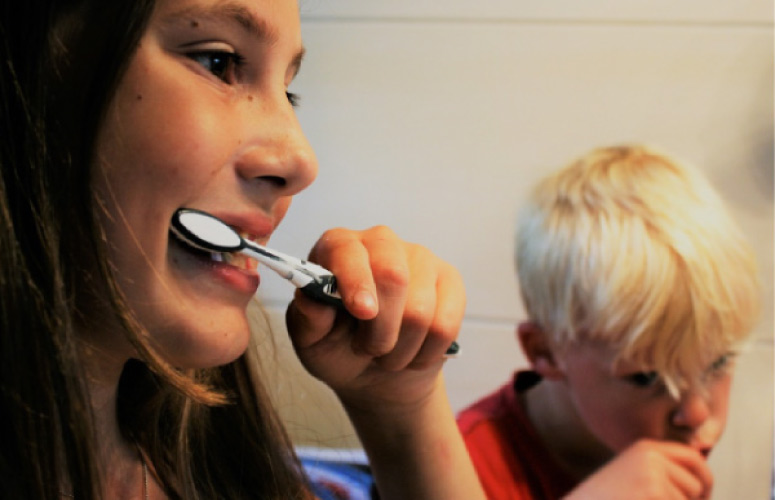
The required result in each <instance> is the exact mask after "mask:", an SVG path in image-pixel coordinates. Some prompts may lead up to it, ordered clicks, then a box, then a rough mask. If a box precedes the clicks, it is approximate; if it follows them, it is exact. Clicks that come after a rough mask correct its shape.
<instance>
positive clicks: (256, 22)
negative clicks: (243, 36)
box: [154, 0, 300, 42]
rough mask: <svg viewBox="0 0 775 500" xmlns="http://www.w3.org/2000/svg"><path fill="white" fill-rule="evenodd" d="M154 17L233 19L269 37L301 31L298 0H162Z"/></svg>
mask: <svg viewBox="0 0 775 500" xmlns="http://www.w3.org/2000/svg"><path fill="white" fill-rule="evenodd" d="M154 20H157V21H159V20H160V21H162V22H164V23H175V22H186V23H189V25H191V26H196V23H199V22H206V23H233V24H235V26H237V27H239V28H241V29H243V30H245V31H246V32H247V33H249V34H252V35H254V36H257V37H260V38H266V39H267V40H268V41H270V42H273V41H276V40H277V39H278V38H279V37H280V36H289V35H294V34H296V33H297V32H299V31H300V20H299V9H298V4H297V3H296V1H295V0H158V2H157V4H156V9H155V11H154Z"/></svg>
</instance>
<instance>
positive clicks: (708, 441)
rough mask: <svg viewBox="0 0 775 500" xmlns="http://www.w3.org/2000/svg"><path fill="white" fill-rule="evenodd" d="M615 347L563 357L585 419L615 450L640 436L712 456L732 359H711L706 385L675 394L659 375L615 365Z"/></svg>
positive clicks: (585, 348) (588, 348) (581, 349)
mask: <svg viewBox="0 0 775 500" xmlns="http://www.w3.org/2000/svg"><path fill="white" fill-rule="evenodd" d="M613 359H614V351H613V350H612V349H611V348H610V347H607V346H604V345H599V344H586V345H584V344H582V345H579V346H574V348H573V349H569V350H567V351H566V352H565V353H564V354H563V355H562V356H561V357H560V360H561V363H560V366H561V370H562V371H563V372H564V379H565V383H566V384H567V387H568V392H569V394H570V397H571V399H572V401H573V403H574V405H575V407H576V411H577V412H578V414H579V416H580V417H581V419H582V420H583V421H584V423H585V424H586V426H587V428H588V429H589V431H590V432H592V434H594V436H595V437H596V438H597V439H598V440H600V441H601V442H602V443H603V444H604V445H606V446H607V447H608V448H610V449H611V450H612V451H614V452H615V453H619V452H621V451H622V450H624V449H625V448H627V447H628V446H629V445H631V444H633V443H634V442H635V441H637V440H640V439H644V438H646V439H655V440H668V441H677V442H681V443H684V444H686V445H688V446H690V447H692V448H694V449H696V450H698V451H699V452H700V453H702V454H703V455H705V456H707V455H708V454H709V453H710V452H711V450H712V449H713V446H714V445H715V444H716V442H717V441H718V440H719V438H720V437H721V434H722V432H723V430H724V426H725V424H726V419H727V406H728V402H729V391H730V387H731V381H732V370H731V366H730V363H731V361H730V360H729V358H728V357H726V356H725V357H722V358H719V359H718V360H716V361H715V362H714V363H712V365H711V366H709V367H708V368H707V371H706V373H704V374H703V381H704V384H703V386H702V387H698V388H693V389H689V390H685V391H683V392H681V394H680V396H679V399H678V400H676V399H675V398H674V397H672V396H671V395H670V394H669V392H668V390H667V388H666V387H665V386H664V384H663V383H662V381H661V380H660V379H659V378H658V377H656V376H655V374H654V373H653V372H652V373H648V372H643V371H640V370H639V369H638V368H637V367H635V366H634V365H628V363H627V362H622V363H619V366H617V367H616V368H615V369H614V368H612V366H613V363H612V361H613Z"/></svg>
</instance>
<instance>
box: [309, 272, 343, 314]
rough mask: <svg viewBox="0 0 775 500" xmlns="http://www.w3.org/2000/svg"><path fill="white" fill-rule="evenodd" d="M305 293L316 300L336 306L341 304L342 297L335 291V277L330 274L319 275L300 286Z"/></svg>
mask: <svg viewBox="0 0 775 500" xmlns="http://www.w3.org/2000/svg"><path fill="white" fill-rule="evenodd" d="M300 289H301V291H302V292H304V294H305V295H307V296H308V297H311V298H313V299H315V300H317V301H320V302H323V303H324V304H328V305H331V306H336V307H343V306H342V297H340V296H339V293H338V292H337V291H336V278H335V277H334V275H332V274H328V275H324V276H319V277H318V281H311V282H309V283H307V284H306V285H304V286H302V287H300Z"/></svg>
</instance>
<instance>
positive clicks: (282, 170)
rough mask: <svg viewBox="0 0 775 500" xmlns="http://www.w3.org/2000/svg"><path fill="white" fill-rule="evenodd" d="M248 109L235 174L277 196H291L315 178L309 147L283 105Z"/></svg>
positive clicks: (287, 105)
mask: <svg viewBox="0 0 775 500" xmlns="http://www.w3.org/2000/svg"><path fill="white" fill-rule="evenodd" d="M248 107H249V108H250V107H251V106H248ZM252 108H253V109H250V110H248V112H247V114H248V116H247V117H246V118H245V121H244V122H243V124H244V130H245V132H246V137H247V143H246V144H245V145H244V148H243V149H242V152H241V153H240V154H239V156H238V158H237V159H236V163H235V165H236V169H237V172H238V174H239V175H240V177H242V178H243V179H245V180H248V181H260V182H261V183H268V184H269V185H271V186H273V187H274V189H276V190H277V191H278V194H279V195H281V196H292V195H294V194H296V193H298V192H299V191H301V190H303V189H304V188H306V187H307V186H309V185H310V184H311V183H312V181H313V180H315V177H317V171H318V164H317V159H316V157H315V153H314V151H313V150H312V146H311V145H310V144H309V142H308V141H307V137H306V136H305V135H304V132H303V131H302V130H301V125H300V124H299V122H298V120H297V119H296V115H295V113H294V112H293V109H292V108H291V107H290V104H289V103H287V101H286V102H285V103H274V104H270V105H263V106H256V107H252ZM256 108H259V109H256Z"/></svg>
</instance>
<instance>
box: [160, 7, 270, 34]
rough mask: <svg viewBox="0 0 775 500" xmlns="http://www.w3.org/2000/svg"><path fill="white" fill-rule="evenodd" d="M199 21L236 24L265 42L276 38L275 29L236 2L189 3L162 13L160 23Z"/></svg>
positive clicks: (194, 25) (193, 22) (197, 23)
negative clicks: (184, 6)
mask: <svg viewBox="0 0 775 500" xmlns="http://www.w3.org/2000/svg"><path fill="white" fill-rule="evenodd" d="M199 21H212V22H216V23H229V24H236V25H237V26H239V27H240V28H242V29H243V30H244V31H245V32H247V33H248V34H250V35H251V36H253V37H255V38H258V39H260V40H261V41H264V42H267V43H274V42H276V41H277V39H278V35H277V31H276V30H275V29H274V28H272V27H271V26H269V25H268V24H267V23H266V21H264V20H263V19H260V18H258V17H256V16H255V15H254V14H253V12H251V11H250V10H249V9H248V8H247V7H245V6H244V5H241V4H239V3H236V2H231V1H224V2H218V3H217V4H215V5H206V6H205V5H191V6H188V7H186V8H184V9H180V10H177V11H173V12H171V13H169V14H166V15H164V17H163V18H162V23H164V24H172V25H175V24H181V23H189V24H190V25H191V26H192V27H197V26H198V25H199Z"/></svg>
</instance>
